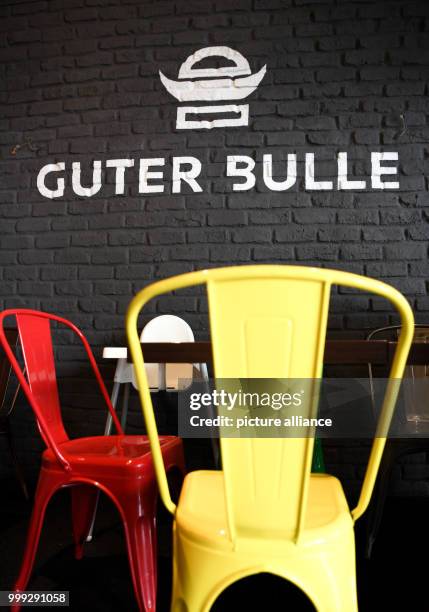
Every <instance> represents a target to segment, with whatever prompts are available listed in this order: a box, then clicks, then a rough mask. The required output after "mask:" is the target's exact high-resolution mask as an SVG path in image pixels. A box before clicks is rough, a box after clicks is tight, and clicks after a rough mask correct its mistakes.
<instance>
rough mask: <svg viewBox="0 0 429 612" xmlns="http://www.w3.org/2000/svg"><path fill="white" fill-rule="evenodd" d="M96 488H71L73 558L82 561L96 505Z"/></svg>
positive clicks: (81, 486) (82, 486)
mask: <svg viewBox="0 0 429 612" xmlns="http://www.w3.org/2000/svg"><path fill="white" fill-rule="evenodd" d="M97 492H98V490H97V487H95V486H93V487H92V486H90V485H77V486H74V487H72V488H71V498H72V521H73V537H74V543H75V558H76V559H82V557H83V547H84V544H85V540H86V538H87V535H88V533H89V530H90V528H91V523H92V517H93V515H94V509H95V504H96V503H97Z"/></svg>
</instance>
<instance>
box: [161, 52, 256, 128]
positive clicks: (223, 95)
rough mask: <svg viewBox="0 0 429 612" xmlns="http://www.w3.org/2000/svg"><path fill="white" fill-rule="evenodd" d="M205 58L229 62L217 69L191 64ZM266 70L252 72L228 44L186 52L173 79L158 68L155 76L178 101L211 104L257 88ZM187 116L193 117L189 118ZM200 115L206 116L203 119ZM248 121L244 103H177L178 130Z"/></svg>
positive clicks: (237, 96) (239, 98) (240, 96)
mask: <svg viewBox="0 0 429 612" xmlns="http://www.w3.org/2000/svg"><path fill="white" fill-rule="evenodd" d="M208 57H225V58H226V59H227V60H229V61H230V65H228V66H222V67H220V68H196V67H195V64H198V63H199V62H200V61H201V60H203V59H205V58H208ZM231 64H232V65H231ZM266 70H267V67H266V65H265V66H263V68H261V69H260V70H259V71H258V72H256V73H255V74H252V73H251V70H250V66H249V62H248V61H247V60H246V58H245V57H243V56H242V55H241V53H239V52H238V51H235V50H234V49H231V48H230V47H205V48H204V49H200V50H199V51H196V52H195V53H194V54H193V55H190V56H189V57H188V58H187V59H186V60H185V61H184V62H183V64H182V65H181V67H180V69H179V74H178V80H177V81H174V80H172V79H169V78H168V77H166V76H165V74H163V73H162V72H161V71H159V76H160V78H161V82H162V84H163V85H164V87H165V88H166V90H167V91H168V92H169V93H170V94H171V95H172V96H174V97H175V98H176V100H178V101H179V102H210V103H213V102H221V101H225V100H242V99H243V98H246V97H247V96H249V95H250V94H251V93H252V92H254V91H255V89H256V88H257V87H258V85H259V83H260V82H261V81H262V79H263V78H264V76H265V73H266ZM213 115H215V116H216V115H218V118H213V119H210V117H211V116H213ZM219 115H222V117H219ZM191 116H194V118H193V119H192V118H190V117H191ZM203 116H207V117H209V118H208V119H203V118H202V117H203ZM248 122H249V105H248V104H240V105H237V104H220V105H217V104H214V105H213V104H210V105H209V106H179V108H178V109H177V121H176V127H177V128H178V129H196V128H206V129H211V128H214V127H229V126H241V125H248Z"/></svg>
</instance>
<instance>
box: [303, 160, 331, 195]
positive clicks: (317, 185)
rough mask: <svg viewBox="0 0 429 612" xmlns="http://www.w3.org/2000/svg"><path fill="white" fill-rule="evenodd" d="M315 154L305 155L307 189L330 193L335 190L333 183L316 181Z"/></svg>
mask: <svg viewBox="0 0 429 612" xmlns="http://www.w3.org/2000/svg"><path fill="white" fill-rule="evenodd" d="M314 176H315V174H314V153H306V154H305V188H306V189H308V190H309V191H330V190H332V188H333V184H332V181H315V180H314Z"/></svg>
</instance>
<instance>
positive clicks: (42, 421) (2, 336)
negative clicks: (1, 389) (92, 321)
mask: <svg viewBox="0 0 429 612" xmlns="http://www.w3.org/2000/svg"><path fill="white" fill-rule="evenodd" d="M11 316H12V317H15V319H16V325H17V328H18V333H19V339H20V342H21V348H22V353H23V357H24V365H25V375H24V373H23V372H22V369H21V366H20V364H19V362H18V360H17V358H16V355H15V353H14V351H13V350H12V349H11V347H10V344H9V342H8V339H7V334H6V330H5V329H4V320H5V319H6V318H7V317H11ZM51 321H56V322H58V323H61V324H63V325H65V326H66V327H68V328H69V329H71V330H72V331H73V332H74V333H75V334H77V336H78V337H79V338H80V340H81V342H82V344H83V346H84V349H85V351H86V354H87V356H88V358H89V361H90V363H91V366H92V369H93V371H94V374H95V377H96V379H97V382H98V384H99V387H100V390H101V393H102V395H103V397H104V400H105V402H106V404H107V408H108V409H109V411H110V413H111V415H112V418H113V422H114V424H115V427H116V430H117V432H118V433H119V434H122V433H123V432H122V428H121V425H120V423H119V421H118V418H117V416H116V413H115V410H114V409H113V407H112V404H111V401H110V397H109V395H108V393H107V390H106V387H105V385H104V382H103V379H102V378H101V374H100V371H99V369H98V366H97V363H96V361H95V358H94V355H93V353H92V351H91V348H90V346H89V344H88V342H87V340H86V338H85V336H84V335H83V334H82V332H81V331H80V330H79V329H78V328H77V327H76V326H75V325H73V323H71V322H70V321H67V319H63V318H61V317H57V316H56V315H53V314H49V313H46V312H40V311H37V310H26V309H18V310H4V311H3V312H1V313H0V343H1V345H2V347H3V349H4V351H5V353H6V355H7V357H8V359H9V361H10V363H11V365H12V367H13V369H14V372H15V375H16V377H17V378H18V381H19V383H20V384H21V386H22V389H23V391H24V393H25V395H26V397H27V400H28V401H29V403H30V405H31V407H32V409H33V412H34V414H35V416H36V419H37V424H38V426H39V430H40V433H41V435H42V437H43V439H44V441H45V443H46V445H47V446H49V447H50V448H52V450H53V451H54V453H55V455H56V456H57V458H58V460H59V461H60V463H61V464H62V465H63V467H65V468H66V469H68V468H69V464H68V461H67V460H66V459H65V458H64V456H63V455H62V453H61V451H60V449H59V448H58V445H59V444H61V443H62V442H65V441H66V440H68V436H67V433H66V431H65V429H64V425H63V421H62V417H61V410H60V401H59V396H58V386H57V377H56V371H55V362H54V351H53V346H52V334H51V323H50V322H51Z"/></svg>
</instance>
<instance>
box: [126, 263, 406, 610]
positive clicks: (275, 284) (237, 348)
mask: <svg viewBox="0 0 429 612" xmlns="http://www.w3.org/2000/svg"><path fill="white" fill-rule="evenodd" d="M199 284H205V285H206V287H207V292H208V299H209V313H210V315H209V316H210V329H211V337H212V345H213V360H214V371H215V375H216V378H218V379H219V378H316V379H317V378H320V377H321V376H322V365H323V352H324V345H325V332H326V326H327V315H328V307H329V299H330V289H331V286H332V285H338V284H339V285H345V286H348V287H354V288H357V289H361V290H363V291H370V292H373V293H375V294H377V295H379V296H383V297H385V298H387V299H388V300H389V301H390V302H391V303H392V304H393V305H394V306H395V307H396V309H397V310H398V311H399V314H400V316H401V325H402V329H401V336H400V338H399V343H398V348H397V352H396V354H395V358H394V361H393V365H392V368H391V372H390V381H389V384H388V386H387V390H386V395H385V398H384V403H383V406H382V411H381V416H380V420H379V424H378V429H377V433H376V437H375V438H374V442H373V446H372V450H371V454H370V459H369V463H368V467H367V470H366V474H365V477H364V481H363V486H362V491H361V494H360V498H359V501H358V504H357V506H356V508H355V509H354V510H353V511H350V509H349V507H348V505H347V502H346V499H345V496H344V493H343V489H342V487H341V484H340V482H339V481H338V480H337V479H336V478H334V477H332V476H329V475H324V474H311V473H310V470H311V459H312V453H313V445H314V439H312V438H308V439H303V438H299V439H296V438H295V439H293V438H283V439H279V438H275V439H266V438H265V439H264V438H252V439H241V438H240V439H237V438H235V439H232V438H223V439H222V440H221V451H222V465H223V469H222V471H196V472H192V473H190V474H188V475H187V476H186V479H185V482H184V486H183V489H182V492H181V496H180V499H179V502H178V505H177V506H176V505H175V504H174V503H173V501H172V499H171V496H170V492H169V488H168V482H167V478H166V473H165V469H164V465H163V460H162V455H161V449H160V445H159V440H158V433H157V428H156V423H155V418H154V413H153V408H152V403H151V397H150V392H149V388H148V384H147V379H146V374H145V368H144V362H143V356H142V350H141V345H140V340H139V335H138V331H137V318H138V315H139V312H140V310H141V308H142V307H143V306H144V305H145V304H146V302H148V301H149V300H151V299H152V298H154V297H155V296H158V295H160V294H162V293H165V292H169V291H172V290H176V289H181V288H184V287H190V286H193V285H199ZM413 328H414V321H413V314H412V311H411V309H410V306H409V304H408V302H407V301H406V299H405V298H404V297H403V296H402V295H401V294H400V293H399V292H398V291H396V290H395V289H394V288H393V287H390V286H389V285H386V284H384V283H382V282H379V281H377V280H373V279H369V278H365V277H362V276H357V275H354V274H349V273H345V272H340V271H336V270H325V269H321V268H306V267H300V266H262V265H261V266H242V267H230V268H221V269H213V270H203V271H199V272H191V273H189V274H183V275H181V276H176V277H173V278H169V279H166V280H163V281H160V282H157V283H154V284H152V285H150V286H148V287H146V288H145V289H143V290H142V291H140V293H138V294H137V295H136V297H135V298H134V299H133V301H132V302H131V304H130V307H129V309H128V313H127V334H128V340H129V345H130V349H131V354H132V359H133V362H134V365H135V369H136V375H137V380H138V387H139V393H140V398H141V403H142V407H143V413H144V417H145V421H146V426H147V431H148V434H149V438H150V442H151V448H152V453H153V459H154V463H155V468H156V474H157V479H158V484H159V489H160V493H161V496H162V499H163V502H164V504H165V506H166V507H167V509H168V510H169V511H170V512H171V513H172V514H173V515H174V516H175V521H174V560H173V597H172V610H173V612H206V611H208V610H209V609H210V607H211V605H212V604H213V603H214V601H215V600H216V598H217V597H218V595H219V594H220V593H221V592H222V591H223V590H224V589H225V588H226V587H227V586H228V585H230V584H231V583H233V582H235V581H236V580H238V579H240V578H243V577H245V576H248V575H251V574H256V573H259V572H269V573H272V574H276V575H278V576H281V577H284V578H285V579H287V580H289V581H291V582H293V583H294V584H295V585H297V586H298V587H299V588H300V589H301V590H302V591H303V592H304V593H305V594H306V595H307V596H308V597H309V599H310V600H311V601H312V602H313V604H314V606H315V607H316V609H317V610H318V611H323V612H353V611H355V610H357V597H356V578H355V544H354V530H353V524H354V521H355V520H356V519H358V518H359V517H360V516H361V515H362V513H363V512H364V511H365V509H366V508H367V506H368V503H369V500H370V497H371V493H372V490H373V487H374V482H375V479H376V475H377V470H378V467H379V464H380V459H381V456H382V453H383V448H384V445H385V441H386V435H387V431H388V427H389V423H390V419H391V416H392V412H393V409H394V406H395V402H396V397H397V393H398V385H397V384H395V380H394V379H398V378H401V377H402V373H403V370H404V367H405V363H406V358H407V354H408V350H409V347H410V344H411V342H412V338H413Z"/></svg>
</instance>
